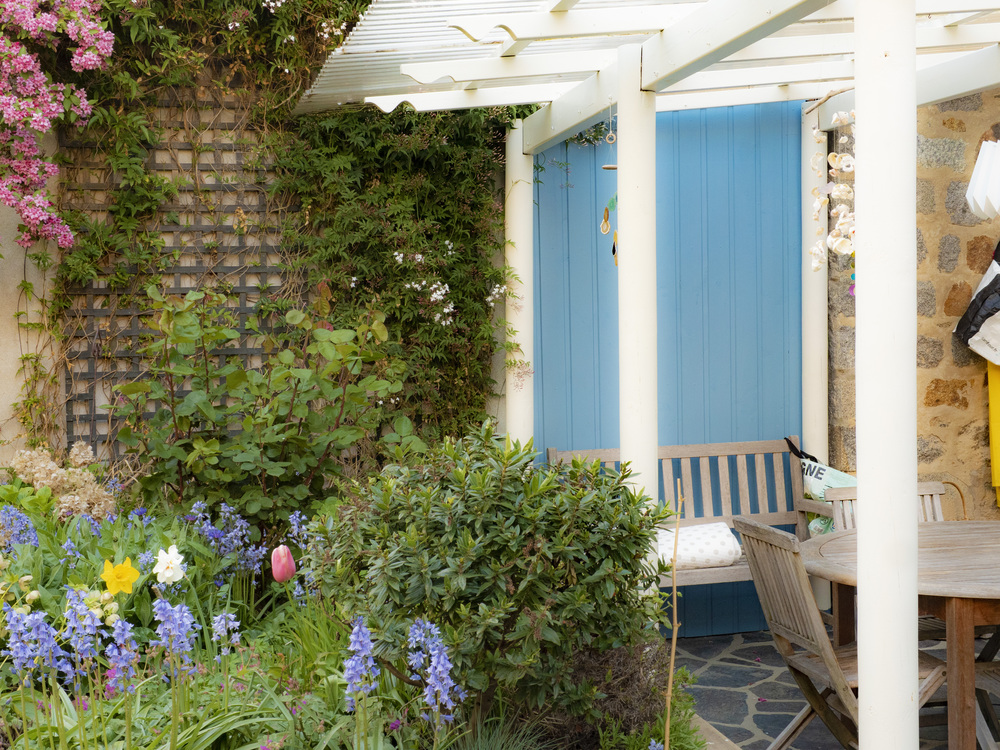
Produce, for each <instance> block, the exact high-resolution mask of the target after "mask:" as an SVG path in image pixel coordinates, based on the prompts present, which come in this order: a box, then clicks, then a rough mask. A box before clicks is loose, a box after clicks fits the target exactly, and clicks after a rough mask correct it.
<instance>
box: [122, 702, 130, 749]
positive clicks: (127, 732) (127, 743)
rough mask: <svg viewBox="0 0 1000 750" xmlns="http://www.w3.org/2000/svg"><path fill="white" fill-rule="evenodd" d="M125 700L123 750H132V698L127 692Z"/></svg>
mask: <svg viewBox="0 0 1000 750" xmlns="http://www.w3.org/2000/svg"><path fill="white" fill-rule="evenodd" d="M123 697H124V699H125V750H132V696H130V695H129V694H128V693H127V692H126V693H125V695H124V696H123Z"/></svg>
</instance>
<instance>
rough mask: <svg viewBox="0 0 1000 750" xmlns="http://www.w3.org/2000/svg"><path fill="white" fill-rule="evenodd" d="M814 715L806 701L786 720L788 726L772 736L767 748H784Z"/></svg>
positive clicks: (783, 749) (782, 749)
mask: <svg viewBox="0 0 1000 750" xmlns="http://www.w3.org/2000/svg"><path fill="white" fill-rule="evenodd" d="M815 717H816V712H815V711H814V710H813V707H812V706H811V705H809V704H808V703H807V704H806V705H805V707H803V709H802V710H801V711H799V712H798V713H797V714H795V717H794V718H793V719H792V720H791V721H790V722H788V726H787V727H785V728H784V729H782V730H781V734H779V735H778V736H777V737H775V738H774V741H773V742H772V743H771V744H770V745H768V746H767V750H785V748H787V747H788V746H789V745H791V744H792V742H794V741H795V738H796V737H798V736H799V735H800V734H801V733H802V730H803V729H805V728H806V726H808V724H809V722H810V721H812V720H813V719H814V718H815Z"/></svg>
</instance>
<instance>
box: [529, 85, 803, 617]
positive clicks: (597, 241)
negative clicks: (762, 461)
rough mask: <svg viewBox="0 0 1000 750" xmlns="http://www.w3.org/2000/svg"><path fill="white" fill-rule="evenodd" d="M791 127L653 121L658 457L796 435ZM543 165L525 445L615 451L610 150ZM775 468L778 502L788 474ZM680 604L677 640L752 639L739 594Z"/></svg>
mask: <svg viewBox="0 0 1000 750" xmlns="http://www.w3.org/2000/svg"><path fill="white" fill-rule="evenodd" d="M799 112H800V105H799V104H798V103H795V102H790V103H780V104H766V105H753V106H748V107H737V108H720V109H714V110H703V111H695V112H672V113H660V114H659V115H658V116H657V154H656V161H657V186H656V190H657V209H656V210H657V215H656V221H657V265H658V269H657V292H658V300H657V302H658V308H659V309H658V321H657V325H658V335H657V342H656V344H657V347H658V354H657V361H658V367H659V373H658V374H659V399H660V403H659V415H658V426H659V442H660V443H661V444H683V443H699V442H723V441H736V440H755V439H762V438H772V437H778V436H780V435H784V434H792V433H799V432H800V430H801V405H800V401H801V383H800V377H801V375H800V368H801V354H800V336H801V324H800V309H801V307H800V299H799V296H800V278H799V274H800V271H799V269H800V260H799V257H800V252H801V250H800V247H799V245H800V228H799V222H800V218H799V212H800V208H799V207H800V197H799V190H800V177H799V158H800V157H799V151H800V145H799V141H800V136H799V131H800V115H799ZM541 158H542V159H543V160H544V161H545V164H546V170H545V172H543V173H542V174H541V184H539V185H537V186H536V200H537V211H536V221H537V225H536V238H537V242H536V272H537V276H536V279H537V293H536V297H535V300H536V336H537V339H536V349H535V352H536V356H535V360H536V361H535V363H534V364H535V367H534V369H535V372H536V376H535V377H536V381H535V382H536V386H535V388H536V391H535V393H536V431H535V432H536V445H537V447H539V448H545V447H547V446H556V447H559V448H570V449H574V448H576V449H585V448H596V447H617V445H618V365H617V361H618V329H617V326H618V323H617V300H618V289H617V273H616V272H615V271H614V263H613V261H612V259H611V256H610V236H605V235H601V234H600V232H599V229H598V227H599V224H600V219H601V216H602V214H603V210H604V207H605V205H607V203H608V200H609V199H610V197H611V195H613V194H614V192H615V178H616V174H615V172H612V171H605V170H602V169H601V165H602V164H605V163H608V164H610V163H614V159H615V149H614V147H611V146H608V145H607V144H604V143H602V144H600V145H598V146H597V147H585V146H577V145H571V146H569V147H568V148H567V146H566V145H565V144H563V145H560V146H557V147H554V148H553V149H550V150H549V151H547V152H546V153H545V154H544V155H543V156H542V157H541ZM557 162H562V163H566V164H568V165H569V167H568V169H569V173H568V175H567V174H566V173H565V171H561V169H560V168H559V166H558V165H557ZM610 220H611V224H612V226H616V225H617V213H616V212H612V213H611V217H610ZM626 293H627V290H626ZM776 468H777V470H780V471H782V472H783V475H784V478H785V483H786V486H788V481H789V478H790V477H789V473H788V472H789V471H790V469H789V468H788V467H785V466H781V467H776ZM774 470H775V467H771V466H768V478H767V481H768V484H769V485H771V486H773V483H774V478H773V474H772V472H773V471H774ZM717 471H718V469H717V465H714V464H713V466H712V472H713V476H717ZM700 496H701V492H700V489H698V490H697V491H695V492H692V500H693V501H694V502H695V510H700V507H699V506H698V501H699V500H700ZM756 501H757V499H756V497H754V498H753V500H752V502H753V504H756ZM685 593H686V595H685V597H684V602H683V603H682V605H681V607H682V620H683V621H684V625H683V632H684V634H685V635H695V634H698V633H712V632H717V633H719V632H734V631H737V630H743V629H757V628H760V627H761V626H762V624H763V620H762V619H761V615H760V609H759V605H758V604H757V600H756V595H755V594H754V592H753V588H752V585H750V584H739V585H736V584H732V585H725V586H722V585H719V586H702V587H691V588H689V589H688V590H687V591H686V592H685Z"/></svg>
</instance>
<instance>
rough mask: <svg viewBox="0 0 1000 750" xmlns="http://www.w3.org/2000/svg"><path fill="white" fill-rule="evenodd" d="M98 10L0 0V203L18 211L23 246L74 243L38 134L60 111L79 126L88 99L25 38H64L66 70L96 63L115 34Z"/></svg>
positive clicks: (60, 2)
mask: <svg viewBox="0 0 1000 750" xmlns="http://www.w3.org/2000/svg"><path fill="white" fill-rule="evenodd" d="M100 10H101V4H100V0H45V1H44V2H43V1H42V0H0V203H3V204H4V205H6V206H9V207H10V208H13V209H14V210H15V211H17V213H18V215H19V217H20V219H21V227H20V231H21V236H20V237H19V238H18V240H17V242H18V244H20V245H24V246H25V247H28V246H30V245H32V244H33V243H34V242H36V241H38V240H40V239H51V240H54V241H55V242H56V243H57V244H58V245H59V246H60V247H64V248H65V247H69V246H70V245H72V244H73V234H72V232H71V231H70V229H69V227H68V226H67V225H66V223H65V222H64V221H63V219H62V218H61V217H60V216H59V213H58V211H57V210H56V207H55V206H54V205H53V203H52V201H51V199H50V198H49V194H48V190H47V187H46V181H47V180H48V179H49V178H50V177H53V176H55V175H57V174H58V172H59V169H58V167H57V166H56V165H55V164H53V163H52V162H50V161H48V160H46V159H45V158H43V155H42V149H41V147H40V140H41V137H42V136H44V135H45V134H46V133H48V132H50V131H51V130H52V129H53V127H54V126H55V124H56V122H58V121H60V120H62V119H63V118H65V117H67V115H71V117H70V120H71V121H73V120H75V121H76V123H77V124H78V125H80V126H83V124H85V123H86V120H87V118H88V117H89V116H90V113H91V106H90V102H89V101H87V96H86V93H85V92H84V91H83V90H82V89H79V88H77V87H76V86H73V85H71V84H62V83H57V82H55V81H53V80H52V79H51V77H50V76H49V75H47V74H46V73H45V72H44V71H43V70H42V68H41V62H40V61H39V59H38V56H37V55H36V54H34V53H32V52H30V51H29V50H28V48H27V47H25V45H24V42H30V43H31V44H33V45H40V46H43V47H48V48H50V49H58V48H59V47H60V46H61V45H64V44H65V43H66V42H67V41H68V42H69V44H68V47H69V49H70V50H71V57H70V65H71V67H72V68H73V70H75V71H77V72H79V71H83V70H93V69H98V68H103V67H105V66H106V65H107V61H108V58H109V57H110V56H111V52H112V49H113V47H114V35H113V34H112V33H111V32H110V31H106V30H105V29H104V28H103V27H102V26H101V19H100V15H99V14H100Z"/></svg>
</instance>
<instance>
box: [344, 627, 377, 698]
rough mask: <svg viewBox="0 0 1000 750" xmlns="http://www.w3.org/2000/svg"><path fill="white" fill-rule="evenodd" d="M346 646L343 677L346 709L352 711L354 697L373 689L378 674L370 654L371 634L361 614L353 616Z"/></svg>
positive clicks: (371, 649)
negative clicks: (347, 653) (347, 652)
mask: <svg viewBox="0 0 1000 750" xmlns="http://www.w3.org/2000/svg"><path fill="white" fill-rule="evenodd" d="M347 648H348V650H349V651H350V652H351V656H350V657H349V658H348V659H347V661H345V662H344V679H345V680H347V691H346V692H347V710H348V711H353V710H354V700H355V697H356V696H358V695H368V693H370V692H371V691H372V690H374V689H375V678H376V677H378V675H379V668H378V665H377V664H375V657H374V656H373V655H372V651H373V646H372V634H371V631H369V630H368V628H367V627H366V626H365V620H364V618H363V617H361V616H358V617H356V618H354V623H353V627H352V628H351V638H350V641H349V642H348V645H347Z"/></svg>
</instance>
